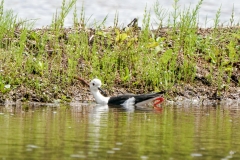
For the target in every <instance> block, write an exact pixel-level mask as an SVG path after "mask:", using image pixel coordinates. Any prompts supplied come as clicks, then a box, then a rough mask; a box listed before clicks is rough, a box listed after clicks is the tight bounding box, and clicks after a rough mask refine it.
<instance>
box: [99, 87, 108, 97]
mask: <svg viewBox="0 0 240 160" xmlns="http://www.w3.org/2000/svg"><path fill="white" fill-rule="evenodd" d="M98 90H99V91H100V92H101V93H102V94H103V95H104V96H107V94H106V92H105V91H104V90H102V89H101V88H100V87H98Z"/></svg>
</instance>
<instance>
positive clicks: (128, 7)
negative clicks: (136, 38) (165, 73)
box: [4, 0, 240, 27]
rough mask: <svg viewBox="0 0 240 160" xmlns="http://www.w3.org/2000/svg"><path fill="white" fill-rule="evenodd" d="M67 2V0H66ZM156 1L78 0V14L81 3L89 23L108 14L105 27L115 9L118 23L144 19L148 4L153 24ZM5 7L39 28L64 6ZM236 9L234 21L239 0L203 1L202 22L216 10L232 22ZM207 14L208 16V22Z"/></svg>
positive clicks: (11, 2) (186, 2)
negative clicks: (34, 21) (29, 20)
mask: <svg viewBox="0 0 240 160" xmlns="http://www.w3.org/2000/svg"><path fill="white" fill-rule="evenodd" d="M66 2H68V0H66ZM155 2H156V0H131V1H129V0H121V1H119V0H108V1H104V0H77V3H76V7H77V12H78V15H80V11H81V8H82V6H84V10H85V16H86V18H87V19H89V18H90V22H94V21H96V22H101V21H103V19H104V18H105V17H106V16H107V17H108V18H107V20H106V23H105V24H106V26H113V24H114V17H115V14H116V12H117V11H118V13H119V24H120V25H124V26H126V25H127V24H129V23H130V21H131V20H133V19H134V18H139V21H140V22H139V23H140V26H141V22H142V20H143V15H144V9H145V8H146V7H147V9H148V10H150V11H151V20H152V25H153V26H154V24H155V23H154V22H155V21H156V17H155V16H154V10H153V8H154V7H153V5H154V3H155ZM159 2H160V5H161V6H162V7H163V8H165V9H166V10H168V11H172V10H173V7H172V4H173V3H174V0H170V1H169V0H161V1H159ZM198 2H199V0H179V3H178V4H179V5H180V6H181V8H184V7H185V8H187V7H189V6H190V5H191V6H193V7H194V6H196V4H197V3H198ZM4 4H5V5H4V7H5V9H12V10H13V11H14V13H16V14H18V16H19V17H20V18H22V19H37V21H36V25H35V26H36V27H42V26H46V25H50V24H51V22H52V17H53V14H55V13H56V10H58V12H59V11H60V9H61V4H62V0H51V1H48V0H41V1H39V0H24V1H19V0H7V1H4ZM233 8H234V13H235V14H234V19H235V22H236V23H237V22H239V20H240V17H239V15H240V3H239V0H231V1H227V0H218V1H216V0H204V1H203V4H202V5H201V8H200V12H199V25H200V26H202V27H205V26H209V27H211V26H213V20H214V19H215V17H216V13H217V11H218V10H219V9H220V10H221V15H220V23H224V24H225V25H228V24H229V22H230V21H229V20H230V18H231V14H232V11H233ZM206 17H207V18H208V19H207V21H206ZM72 22H73V14H72V12H71V13H70V14H69V15H68V17H67V18H66V19H65V26H72Z"/></svg>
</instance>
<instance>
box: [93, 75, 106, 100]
mask: <svg viewBox="0 0 240 160" xmlns="http://www.w3.org/2000/svg"><path fill="white" fill-rule="evenodd" d="M101 85H102V82H101V81H100V79H97V78H95V79H93V80H92V81H91V82H90V91H91V93H92V94H93V97H94V98H95V100H96V102H97V103H98V104H107V103H108V100H109V97H104V96H103V95H102V94H101V93H100V92H99V90H100V91H102V90H101V88H100V87H101ZM102 92H103V91H102Z"/></svg>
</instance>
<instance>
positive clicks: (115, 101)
mask: <svg viewBox="0 0 240 160" xmlns="http://www.w3.org/2000/svg"><path fill="white" fill-rule="evenodd" d="M164 93H165V91H162V92H157V93H149V94H138V95H135V94H124V95H119V96H115V97H111V98H110V99H109V101H108V104H109V105H121V104H123V103H124V102H125V101H126V100H128V99H129V98H132V97H134V98H135V104H137V103H139V102H142V101H146V100H148V99H151V98H155V97H158V96H161V95H162V94H164Z"/></svg>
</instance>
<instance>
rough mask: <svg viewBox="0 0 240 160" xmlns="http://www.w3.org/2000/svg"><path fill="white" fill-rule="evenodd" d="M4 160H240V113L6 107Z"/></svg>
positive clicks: (1, 120) (1, 131)
mask: <svg viewBox="0 0 240 160" xmlns="http://www.w3.org/2000/svg"><path fill="white" fill-rule="evenodd" d="M0 159H4V160H8V159H24V160H25V159H177V160H179V159H211V160H212V159H240V110H238V108H225V107H203V108H201V107H194V108H193V107H192V108H184V107H170V106H165V107H163V110H162V111H161V112H160V111H159V112H152V111H148V112H146V111H133V112H126V111H124V110H121V109H116V108H109V109H108V108H107V107H100V106H95V107H94V106H88V105H76V106H60V107H46V106H39V107H36V106H35V107H34V106H22V107H16V106H15V107H14V106H13V107H11V106H10V107H9V106H8V107H0Z"/></svg>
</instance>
